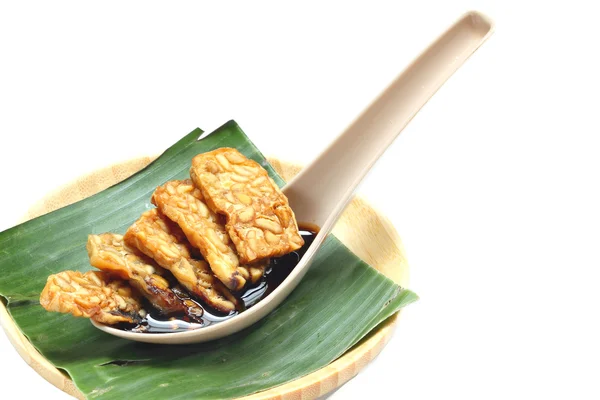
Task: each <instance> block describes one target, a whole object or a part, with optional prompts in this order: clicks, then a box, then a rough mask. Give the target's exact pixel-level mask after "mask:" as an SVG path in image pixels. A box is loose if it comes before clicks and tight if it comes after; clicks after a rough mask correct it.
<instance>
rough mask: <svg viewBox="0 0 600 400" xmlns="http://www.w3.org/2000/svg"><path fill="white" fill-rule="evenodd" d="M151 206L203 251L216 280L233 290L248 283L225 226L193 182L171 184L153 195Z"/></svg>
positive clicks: (171, 182)
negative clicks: (241, 270)
mask: <svg viewBox="0 0 600 400" xmlns="http://www.w3.org/2000/svg"><path fill="white" fill-rule="evenodd" d="M152 203H153V204H154V205H156V206H157V207H158V208H159V210H160V211H161V212H162V213H163V214H164V215H165V216H167V217H168V218H169V219H170V220H172V221H174V222H175V223H177V224H178V225H179V227H180V228H181V229H182V230H183V232H184V233H185V236H186V237H187V239H188V240H189V241H190V243H191V244H192V245H193V246H195V247H197V248H198V249H200V252H201V253H202V255H203V256H204V258H205V259H206V261H208V264H209V265H210V268H211V270H212V271H213V272H214V274H215V275H216V277H217V278H219V280H220V281H221V282H223V283H224V284H225V286H227V287H228V288H229V289H231V290H240V289H241V288H243V287H244V285H245V284H246V279H244V277H243V272H240V270H239V260H238V257H237V255H236V253H235V251H234V250H233V246H232V243H231V241H230V239H229V236H228V235H227V232H226V231H225V227H224V226H223V225H221V224H220V223H219V222H218V219H217V216H216V215H215V214H214V213H213V212H212V211H210V210H209V208H208V207H207V206H206V204H205V203H204V201H203V197H202V193H200V190H198V189H197V188H195V187H194V185H193V184H192V181H190V180H189V179H188V180H185V181H169V182H167V183H165V184H164V185H162V186H159V187H158V188H156V190H155V191H154V194H153V195H152Z"/></svg>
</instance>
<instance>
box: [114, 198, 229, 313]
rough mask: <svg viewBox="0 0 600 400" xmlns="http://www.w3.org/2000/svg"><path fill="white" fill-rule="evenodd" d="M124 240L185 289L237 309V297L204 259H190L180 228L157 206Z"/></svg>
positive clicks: (214, 303)
mask: <svg viewBox="0 0 600 400" xmlns="http://www.w3.org/2000/svg"><path fill="white" fill-rule="evenodd" d="M124 240H125V243H126V244H127V245H129V246H132V247H135V248H137V249H138V250H140V251H141V252H142V253H144V254H145V255H147V256H148V257H151V258H153V259H154V261H156V263H157V264H158V265H160V266H161V267H163V268H166V269H168V270H169V271H171V273H172V274H173V276H174V277H175V279H177V280H178V281H179V283H181V284H182V285H183V286H184V287H185V288H186V289H187V290H189V291H190V292H191V293H193V294H195V295H197V296H198V297H200V298H201V299H202V300H204V301H206V303H208V304H209V305H210V306H212V307H214V308H216V309H217V310H220V311H223V312H230V311H234V310H235V309H236V305H237V303H238V301H237V299H236V298H235V297H234V296H233V295H232V294H231V292H229V290H228V289H227V288H226V287H225V286H224V285H223V283H221V281H219V280H218V279H217V278H215V276H214V275H213V274H212V272H211V271H210V268H209V267H208V264H207V263H206V262H205V261H198V260H193V259H192V256H191V253H192V249H191V247H190V244H189V243H188V242H187V240H186V239H185V237H182V232H181V231H180V228H179V227H178V226H177V225H176V224H175V223H173V222H172V221H170V220H169V219H168V218H167V217H165V216H163V215H162V214H161V213H160V212H159V211H158V210H157V209H152V210H149V211H146V212H145V213H143V214H142V216H141V217H140V218H139V219H138V220H137V221H136V222H135V223H134V224H133V225H131V227H130V228H129V229H128V230H127V233H125V236H124Z"/></svg>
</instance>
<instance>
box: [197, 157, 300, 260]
mask: <svg viewBox="0 0 600 400" xmlns="http://www.w3.org/2000/svg"><path fill="white" fill-rule="evenodd" d="M190 176H191V177H192V180H193V181H194V184H195V185H196V186H197V187H198V188H200V189H201V191H202V195H203V196H204V199H205V202H206V204H207V205H208V206H209V207H210V208H211V210H212V211H214V212H216V213H218V214H223V215H225V216H226V217H227V223H226V227H227V232H228V233H229V236H230V237H231V240H232V241H233V243H234V244H235V247H236V249H237V252H238V254H239V257H240V261H241V262H242V263H251V262H254V261H256V260H260V259H264V258H267V257H274V256H282V255H284V254H287V253H290V252H292V251H294V250H297V249H299V248H300V247H302V245H304V240H303V239H302V236H300V233H299V232H298V225H297V223H296V218H295V216H294V212H293V211H292V209H291V208H290V206H289V203H288V199H287V197H285V195H284V194H283V193H282V192H281V190H280V189H279V187H278V186H277V184H275V182H274V181H273V179H271V178H270V177H269V174H268V173H267V171H266V170H265V169H264V168H263V167H262V166H261V165H260V164H258V163H257V162H256V161H253V160H250V159H248V158H246V157H245V156H244V155H243V154H241V153H240V152H239V151H237V150H236V149H232V148H227V147H224V148H220V149H216V150H213V151H211V152H208V153H203V154H198V155H197V156H195V157H194V158H193V159H192V168H191V169H190Z"/></svg>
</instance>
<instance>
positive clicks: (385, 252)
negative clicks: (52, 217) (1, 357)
mask: <svg viewBox="0 0 600 400" xmlns="http://www.w3.org/2000/svg"><path fill="white" fill-rule="evenodd" d="M152 160H153V158H151V157H144V158H138V159H134V160H130V161H128V162H125V163H122V164H118V165H115V166H112V167H109V168H104V169H101V170H98V171H96V172H94V173H92V174H90V175H87V176H84V177H82V178H79V179H77V180H76V181H74V182H72V183H70V184H68V185H66V186H64V187H62V188H59V189H58V190H56V191H55V192H53V193H51V194H49V195H48V196H46V197H45V198H43V199H42V200H40V201H39V202H37V203H36V204H34V206H33V207H32V208H31V209H30V210H29V212H28V214H27V215H26V217H25V220H29V219H31V218H35V217H38V216H40V215H43V214H46V213H48V212H50V211H53V210H56V209H57V208H60V207H64V206H66V205H69V204H72V203H74V202H76V201H79V200H82V199H84V198H86V197H89V196H91V195H93V194H95V193H98V192H100V191H101V190H104V189H106V188H107V187H109V186H111V185H114V184H115V183H118V182H120V181H122V180H123V179H125V178H127V177H129V176H131V175H132V174H133V173H135V172H137V171H139V170H140V169H142V168H144V167H145V166H146V165H148V164H149V163H150V162H151V161H152ZM269 162H270V163H271V164H272V165H273V167H274V168H275V170H276V171H277V172H278V173H279V174H280V175H281V176H282V177H283V179H285V180H286V181H289V180H290V179H291V178H292V177H293V176H294V175H296V174H297V173H298V171H299V170H300V167H299V166H296V165H292V164H290V163H287V162H285V161H279V160H278V159H276V158H272V157H270V158H269ZM333 233H334V234H335V235H336V236H337V237H338V238H339V239H340V240H341V241H342V242H343V243H344V244H345V245H346V246H348V247H349V248H350V250H352V251H353V252H354V253H355V254H356V255H357V256H359V257H360V258H361V259H362V260H364V261H365V262H366V263H368V264H369V265H371V266H373V267H374V268H376V269H377V270H379V271H380V272H382V273H383V274H385V275H386V276H388V277H389V278H390V279H392V280H393V281H394V282H396V283H398V284H399V285H401V286H404V287H406V286H407V284H408V264H407V262H406V258H405V257H404V252H403V248H402V243H401V241H400V237H399V236H398V234H397V233H396V231H395V229H394V227H393V226H392V224H391V223H390V222H389V221H388V220H387V219H386V218H385V217H384V216H383V215H381V214H380V213H378V212H377V211H376V210H374V209H373V208H372V207H371V206H369V205H368V204H367V202H366V201H365V200H363V199H361V198H355V199H354V200H353V201H352V202H351V203H350V205H349V206H348V208H347V209H346V211H345V212H344V214H343V215H342V217H341V218H340V220H339V221H338V223H337V225H336V226H335V228H334V229H333ZM397 319H398V314H396V315H394V316H392V317H390V318H388V319H387V320H386V321H384V322H383V323H382V324H380V325H379V326H378V327H377V328H376V329H374V330H373V331H372V332H371V333H370V334H369V335H368V336H367V337H366V338H364V339H363V340H361V341H360V342H359V343H358V344H356V345H355V346H354V347H353V348H352V349H350V350H348V351H347V352H346V353H345V354H344V355H343V356H341V357H340V358H338V359H337V360H335V361H334V362H332V363H331V364H329V365H327V366H326V367H324V368H321V369H320V370H318V371H315V372H313V373H311V374H309V375H306V376H304V377H302V378H300V379H296V380H295V381H292V382H289V383H286V384H284V385H281V386H277V387H273V388H271V389H268V390H266V391H263V392H259V393H256V394H253V395H250V396H246V397H244V398H243V399H245V400H250V399H252V400H259V399H260V400H266V399H281V400H288V399H290V400H291V399H294V400H297V399H302V400H308V399H315V398H318V397H320V396H323V395H324V394H326V393H329V392H331V391H332V390H334V389H336V388H338V387H340V386H342V385H343V384H344V383H346V382H347V381H348V380H350V379H351V378H353V377H354V376H356V374H357V373H358V371H360V370H361V369H362V368H364V367H365V366H366V365H367V364H368V363H369V362H370V361H371V360H373V359H374V358H375V357H376V356H377V355H378V354H379V353H380V352H381V350H382V349H383V347H384V346H385V345H386V344H387V342H388V341H389V339H390V338H391V335H392V333H393V330H394V327H395V326H396V322H397ZM0 324H1V325H2V326H3V327H4V330H5V331H6V335H7V336H8V338H9V340H10V341H11V343H12V344H13V345H14V346H15V348H16V349H17V351H18V352H19V354H20V355H21V357H23V359H24V360H25V361H26V362H27V364H29V365H30V366H31V367H32V368H33V369H34V370H35V371H36V372H37V373H38V374H40V375H41V376H42V377H43V378H44V379H46V380H47V381H48V382H50V383H51V384H53V385H54V386H56V387H58V388H59V389H61V390H63V391H64V392H66V393H68V394H70V395H72V396H74V397H76V398H79V399H84V398H85V397H84V396H83V394H82V393H81V392H80V391H79V390H78V389H77V387H76V386H75V384H74V383H73V382H72V381H71V380H70V379H69V378H68V377H66V376H65V375H63V374H62V373H61V372H60V371H59V370H58V369H56V368H55V367H54V366H53V365H52V364H51V363H50V362H49V361H48V360H46V359H45V358H44V357H43V356H42V355H41V354H40V353H39V352H38V351H37V350H36V349H35V348H34V347H33V345H32V344H31V343H30V342H29V340H27V338H26V337H25V336H24V335H23V334H22V333H21V331H20V330H19V329H18V328H17V326H16V325H15V323H14V321H13V319H12V318H11V317H10V315H9V314H8V312H7V310H6V307H4V305H3V304H2V303H0Z"/></svg>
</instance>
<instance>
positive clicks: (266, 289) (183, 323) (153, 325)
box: [115, 226, 318, 333]
mask: <svg viewBox="0 0 600 400" xmlns="http://www.w3.org/2000/svg"><path fill="white" fill-rule="evenodd" d="M317 232H318V229H317V228H316V227H314V226H306V227H304V229H303V228H302V227H301V228H300V235H302V238H303V239H304V246H302V247H301V248H300V249H298V250H296V251H294V252H291V253H289V254H286V255H284V256H282V257H274V258H271V260H270V262H269V265H268V266H267V268H266V271H265V276H263V278H262V279H261V280H260V281H259V282H257V283H255V284H254V285H252V286H249V287H247V288H245V289H244V290H243V291H242V292H239V293H237V294H236V297H238V298H239V299H240V303H241V305H242V307H241V308H242V311H234V312H231V313H229V314H224V313H222V312H219V311H217V310H214V309H213V308H212V307H210V306H208V305H206V304H204V303H203V302H201V301H198V300H194V301H195V302H196V303H198V304H199V305H200V306H201V307H202V308H203V309H204V314H203V315H202V317H201V321H200V322H194V321H190V320H189V318H187V317H183V316H170V317H167V316H164V315H162V314H161V313H160V312H159V311H158V310H156V309H155V308H153V307H152V306H150V304H146V306H145V309H146V310H147V311H148V314H147V315H146V317H145V318H144V319H143V320H142V322H141V323H140V324H137V325H135V324H118V325H115V328H117V329H122V330H126V331H130V332H143V333H174V332H184V331H189V330H191V329H199V328H204V327H206V326H210V325H214V324H218V323H219V322H223V321H226V320H228V319H230V318H232V317H234V316H236V315H238V314H239V313H240V312H243V310H247V309H248V308H251V307H252V306H254V305H256V304H257V303H258V302H259V301H261V300H262V299H264V298H265V297H267V296H268V295H269V294H270V293H271V292H273V290H275V289H276V288H277V287H278V286H279V285H280V284H281V283H282V282H283V281H284V280H285V278H287V277H288V275H289V274H290V273H291V272H292V271H293V270H294V268H295V267H296V265H298V262H299V261H300V259H301V258H302V256H304V253H306V250H307V249H308V248H309V247H310V245H311V244H312V242H313V240H314V239H315V236H316V235H317ZM185 297H187V296H185Z"/></svg>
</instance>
